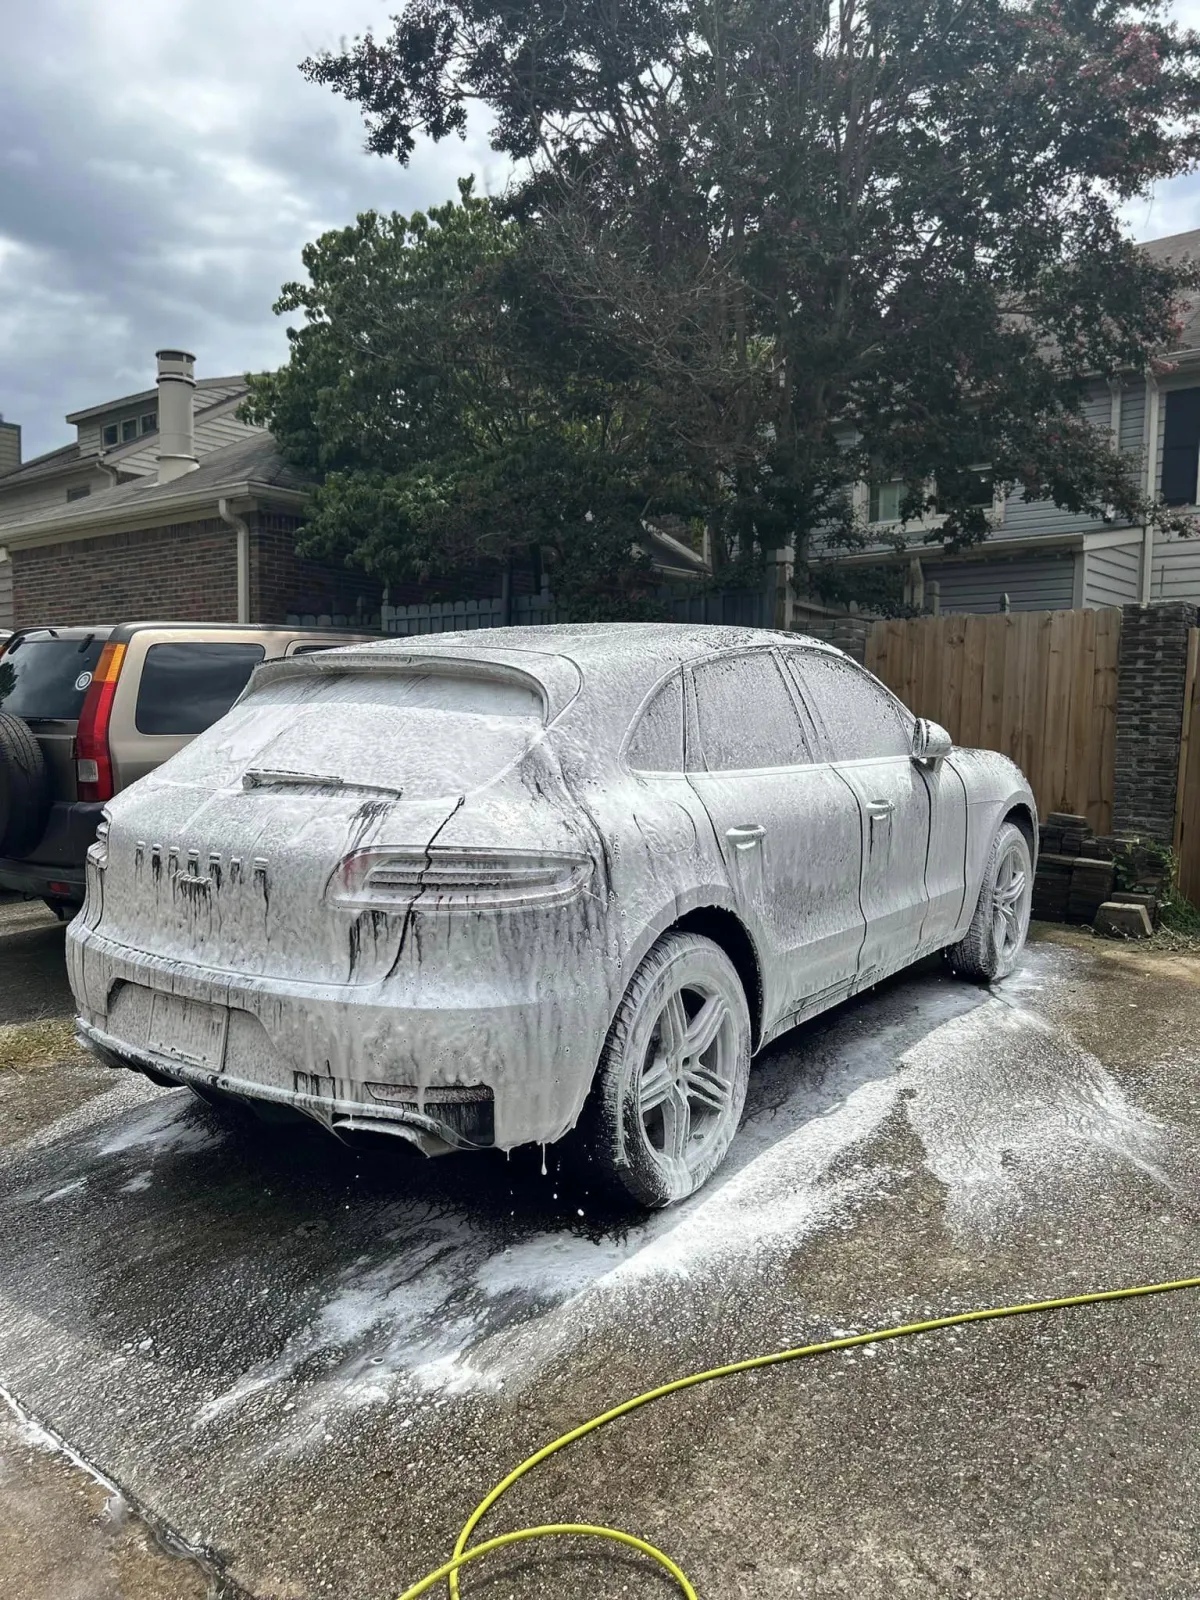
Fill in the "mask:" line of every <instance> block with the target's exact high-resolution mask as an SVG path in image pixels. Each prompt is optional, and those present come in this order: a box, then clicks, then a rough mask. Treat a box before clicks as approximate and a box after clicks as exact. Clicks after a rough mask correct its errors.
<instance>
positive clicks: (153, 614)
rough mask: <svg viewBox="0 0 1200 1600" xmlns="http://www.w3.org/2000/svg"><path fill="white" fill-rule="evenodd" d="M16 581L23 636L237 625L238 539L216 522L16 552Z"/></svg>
mask: <svg viewBox="0 0 1200 1600" xmlns="http://www.w3.org/2000/svg"><path fill="white" fill-rule="evenodd" d="M12 581H13V613H14V619H15V623H16V626H17V627H19V628H25V627H31V626H35V625H37V624H39V623H61V624H63V625H64V626H70V625H71V624H73V623H88V622H127V621H132V620H134V619H145V620H150V619H152V618H153V619H159V618H161V619H163V620H165V621H180V622H193V621H205V622H236V620H237V545H236V536H235V534H234V532H233V530H232V528H229V527H227V526H226V525H225V523H223V522H221V521H219V520H217V519H214V520H213V521H210V522H188V523H183V524H181V525H179V526H177V527H165V528H151V529H147V530H144V531H142V532H139V533H113V534H107V535H105V536H103V537H101V538H96V539H74V540H69V541H67V542H65V543H62V544H54V545H45V546H42V547H41V548H38V549H34V550H13V551H12Z"/></svg>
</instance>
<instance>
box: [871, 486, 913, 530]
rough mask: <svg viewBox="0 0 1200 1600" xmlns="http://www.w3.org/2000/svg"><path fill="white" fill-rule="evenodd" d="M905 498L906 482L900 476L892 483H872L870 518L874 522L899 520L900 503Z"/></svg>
mask: <svg viewBox="0 0 1200 1600" xmlns="http://www.w3.org/2000/svg"><path fill="white" fill-rule="evenodd" d="M903 499H904V484H903V483H902V482H901V481H900V479H899V478H893V479H892V481H891V482H890V483H873V484H872V485H871V508H870V513H869V514H870V518H871V521H872V522H899V521H900V503H901V501H902V500H903Z"/></svg>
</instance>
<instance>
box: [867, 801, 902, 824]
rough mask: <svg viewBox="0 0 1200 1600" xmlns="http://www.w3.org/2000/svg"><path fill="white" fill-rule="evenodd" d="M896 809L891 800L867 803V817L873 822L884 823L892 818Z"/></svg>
mask: <svg viewBox="0 0 1200 1600" xmlns="http://www.w3.org/2000/svg"><path fill="white" fill-rule="evenodd" d="M895 809H896V808H895V806H894V805H893V804H892V802H891V801H890V800H868V801H867V815H868V816H869V817H870V818H871V820H872V821H873V822H876V821H877V822H882V821H883V819H884V818H885V817H890V816H891V814H892V812H893V811H895Z"/></svg>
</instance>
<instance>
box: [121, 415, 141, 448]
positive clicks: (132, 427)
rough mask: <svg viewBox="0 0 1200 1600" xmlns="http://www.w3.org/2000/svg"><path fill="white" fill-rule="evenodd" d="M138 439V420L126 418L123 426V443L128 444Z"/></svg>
mask: <svg viewBox="0 0 1200 1600" xmlns="http://www.w3.org/2000/svg"><path fill="white" fill-rule="evenodd" d="M136 438H137V418H136V417H126V418H125V421H124V422H123V423H122V424H121V443H122V444H128V442H129V441H130V439H136Z"/></svg>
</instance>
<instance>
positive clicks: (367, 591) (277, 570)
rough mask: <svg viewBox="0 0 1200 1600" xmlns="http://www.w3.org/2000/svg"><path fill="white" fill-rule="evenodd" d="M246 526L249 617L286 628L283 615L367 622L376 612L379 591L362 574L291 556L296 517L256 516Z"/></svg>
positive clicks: (376, 586)
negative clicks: (340, 617)
mask: <svg viewBox="0 0 1200 1600" xmlns="http://www.w3.org/2000/svg"><path fill="white" fill-rule="evenodd" d="M247 521H248V522H249V525H250V615H251V617H252V619H253V620H254V621H255V622H286V621H287V618H288V614H289V613H292V614H297V615H304V614H312V615H314V616H322V615H325V616H332V615H335V614H337V615H345V616H353V615H354V614H355V613H356V612H361V613H362V614H364V615H366V616H370V615H372V614H373V613H377V612H378V611H379V605H380V598H381V593H382V590H381V586H380V584H379V583H378V582H377V581H376V580H375V579H374V578H372V577H370V576H369V575H368V574H367V573H363V572H355V571H353V570H352V569H351V568H349V567H346V566H343V565H341V564H339V563H338V562H333V561H310V560H307V559H304V558H302V557H300V556H298V555H297V554H296V529H297V527H298V526H299V522H298V519H297V518H296V517H286V516H279V515H276V514H274V513H267V512H259V513H258V514H257V515H256V516H253V517H248V518H247Z"/></svg>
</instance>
